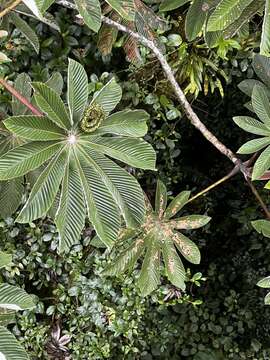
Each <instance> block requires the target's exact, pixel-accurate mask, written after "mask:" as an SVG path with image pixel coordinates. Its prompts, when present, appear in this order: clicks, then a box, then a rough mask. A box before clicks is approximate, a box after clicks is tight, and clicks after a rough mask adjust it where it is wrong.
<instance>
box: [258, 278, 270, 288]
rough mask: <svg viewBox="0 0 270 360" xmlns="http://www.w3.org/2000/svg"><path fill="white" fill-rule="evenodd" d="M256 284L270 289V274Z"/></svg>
mask: <svg viewBox="0 0 270 360" xmlns="http://www.w3.org/2000/svg"><path fill="white" fill-rule="evenodd" d="M256 285H257V286H259V287H261V288H264V289H269V288H270V276H267V277H265V278H263V279H261V280H259V281H258V282H257V284H256Z"/></svg>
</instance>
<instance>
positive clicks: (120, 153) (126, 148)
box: [80, 136, 156, 170]
mask: <svg viewBox="0 0 270 360" xmlns="http://www.w3.org/2000/svg"><path fill="white" fill-rule="evenodd" d="M86 139H87V140H86ZM80 143H81V144H82V145H84V146H89V147H91V148H92V149H93V150H95V151H97V152H99V153H102V154H105V155H108V156H110V157H112V158H115V159H117V160H120V161H123V162H124V163H126V164H128V165H130V166H134V167H138V168H141V169H149V170H155V163H156V153H155V151H154V149H153V148H152V146H151V145H150V144H148V143H147V142H145V141H144V140H142V139H137V138H124V137H120V136H119V137H111V138H109V137H106V138H105V137H104V138H103V137H95V136H85V137H81V140H80Z"/></svg>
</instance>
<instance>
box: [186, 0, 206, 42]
mask: <svg viewBox="0 0 270 360" xmlns="http://www.w3.org/2000/svg"><path fill="white" fill-rule="evenodd" d="M209 8H210V6H209V4H208V3H207V1H206V0H194V1H193V3H192V4H191V6H190V7H189V9H188V12H187V16H186V22H185V31H186V35H187V39H188V40H189V41H192V40H194V39H195V38H196V36H197V35H198V34H199V33H200V32H201V31H202V27H203V24H204V22H205V19H206V15H207V12H208V10H209Z"/></svg>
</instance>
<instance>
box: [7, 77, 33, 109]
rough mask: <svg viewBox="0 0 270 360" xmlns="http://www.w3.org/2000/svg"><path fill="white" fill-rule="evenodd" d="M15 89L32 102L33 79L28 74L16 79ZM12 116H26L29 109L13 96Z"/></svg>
mask: <svg viewBox="0 0 270 360" xmlns="http://www.w3.org/2000/svg"><path fill="white" fill-rule="evenodd" d="M14 88H15V89H16V90H17V91H18V92H19V93H20V94H23V96H24V97H25V98H26V99H27V100H28V101H30V99H31V94H32V87H31V78H30V76H29V75H28V74H26V73H21V74H19V75H18V76H17V77H16V80H15V82H14ZM11 105H12V114H13V115H24V114H25V113H26V112H27V111H28V108H27V107H26V106H25V105H24V104H22V103H21V102H20V101H19V100H18V99H17V98H16V97H15V96H12V103H11Z"/></svg>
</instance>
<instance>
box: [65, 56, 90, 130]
mask: <svg viewBox="0 0 270 360" xmlns="http://www.w3.org/2000/svg"><path fill="white" fill-rule="evenodd" d="M68 61H69V63H68V88H67V100H68V107H69V112H70V118H71V121H72V123H75V124H76V123H77V122H78V121H79V120H80V119H81V116H82V114H83V112H84V110H85V108H86V105H87V101H88V78H87V74H86V71H85V70H84V68H83V66H82V65H81V64H80V63H78V62H77V61H75V60H72V59H69V60H68Z"/></svg>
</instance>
